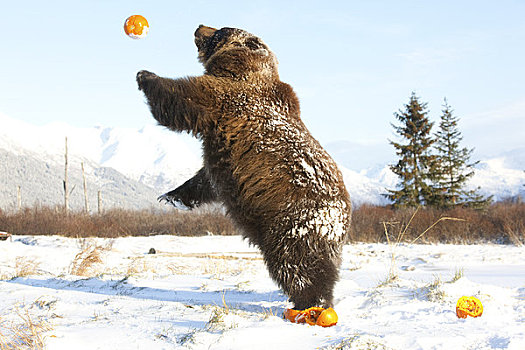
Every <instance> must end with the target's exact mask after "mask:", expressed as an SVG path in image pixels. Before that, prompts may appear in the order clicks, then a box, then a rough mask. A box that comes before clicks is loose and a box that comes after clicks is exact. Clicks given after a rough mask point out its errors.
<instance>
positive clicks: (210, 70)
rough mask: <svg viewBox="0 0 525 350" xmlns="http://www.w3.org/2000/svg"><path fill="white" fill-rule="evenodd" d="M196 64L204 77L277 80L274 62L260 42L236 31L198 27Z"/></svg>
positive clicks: (269, 52) (251, 36)
mask: <svg viewBox="0 0 525 350" xmlns="http://www.w3.org/2000/svg"><path fill="white" fill-rule="evenodd" d="M195 45H197V49H198V51H199V61H200V62H201V63H202V64H203V65H204V68H205V69H206V74H209V75H214V76H218V77H229V78H233V79H242V80H246V79H250V77H259V78H261V77H263V78H271V79H277V78H278V73H277V59H276V58H275V55H274V54H273V52H271V51H270V49H269V48H268V46H266V44H264V43H263V42H262V40H261V39H259V38H258V37H256V36H255V35H253V34H250V33H248V32H246V31H244V30H241V29H236V28H222V29H215V28H210V27H206V26H203V25H200V26H199V28H197V30H196V31H195Z"/></svg>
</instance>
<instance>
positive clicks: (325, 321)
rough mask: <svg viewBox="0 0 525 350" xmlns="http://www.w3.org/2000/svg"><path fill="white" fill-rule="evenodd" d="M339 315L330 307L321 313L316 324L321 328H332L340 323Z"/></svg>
mask: <svg viewBox="0 0 525 350" xmlns="http://www.w3.org/2000/svg"><path fill="white" fill-rule="evenodd" d="M338 319H339V318H338V317H337V313H336V312H335V310H334V309H332V308H331V307H329V308H328V309H326V310H324V311H323V312H321V314H320V315H319V317H318V318H317V322H316V324H317V325H318V326H321V327H332V326H335V325H336V324H337V321H338Z"/></svg>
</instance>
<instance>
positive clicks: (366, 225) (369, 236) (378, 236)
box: [351, 203, 525, 245]
mask: <svg viewBox="0 0 525 350" xmlns="http://www.w3.org/2000/svg"><path fill="white" fill-rule="evenodd" d="M415 210H416V209H411V208H407V209H393V208H391V207H388V206H387V207H379V206H367V205H365V206H361V207H359V208H357V209H356V210H355V211H354V214H353V219H352V220H353V222H352V231H351V241H353V242H385V243H386V242H388V238H387V236H385V226H384V225H385V224H384V223H386V224H387V225H388V227H387V228H388V230H389V232H390V230H391V231H393V232H398V231H403V230H404V228H406V231H403V232H404V233H403V236H402V240H401V242H403V243H411V242H415V241H416V240H417V242H419V243H438V242H439V243H453V244H460V243H461V244H473V243H483V242H492V243H503V244H517V245H519V244H524V243H525V204H523V203H496V204H493V205H491V206H490V207H489V208H487V209H486V210H476V209H471V208H461V207H458V208H454V209H449V210H439V209H435V208H421V209H419V210H418V212H417V215H415V216H414V217H412V216H413V214H414V212H415ZM408 223H410V225H408ZM423 232H424V235H421V234H422V233H423ZM419 236H420V237H419Z"/></svg>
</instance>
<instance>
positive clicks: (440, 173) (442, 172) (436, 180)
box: [429, 99, 492, 208]
mask: <svg viewBox="0 0 525 350" xmlns="http://www.w3.org/2000/svg"><path fill="white" fill-rule="evenodd" d="M442 113H443V114H442V115H441V120H440V123H439V129H438V131H437V132H436V134H435V140H436V142H435V143H434V145H433V147H434V149H435V151H436V164H435V166H434V167H433V171H434V173H433V176H432V179H433V186H432V187H433V188H432V192H433V196H432V198H431V199H430V201H429V204H432V205H434V206H437V207H440V208H450V207H454V206H456V205H463V206H469V207H475V208H482V207H486V206H487V205H488V204H489V203H490V202H491V199H492V197H489V198H485V197H484V196H482V195H480V194H478V193H477V191H476V190H471V191H466V190H465V189H464V188H465V185H466V183H467V181H468V180H469V179H470V178H471V177H472V176H473V175H474V166H475V165H476V164H477V163H478V162H473V163H470V157H471V155H472V152H473V151H474V149H468V148H466V147H461V145H460V143H461V141H462V140H463V137H462V136H461V133H460V131H459V129H458V120H459V118H458V117H456V116H454V115H453V110H452V109H451V108H450V106H449V105H448V103H447V100H446V99H445V103H444V105H443V110H442Z"/></svg>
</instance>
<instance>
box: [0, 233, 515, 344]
mask: <svg viewBox="0 0 525 350" xmlns="http://www.w3.org/2000/svg"><path fill="white" fill-rule="evenodd" d="M150 248H154V249H155V250H156V254H148V252H149V250H150ZM392 254H393V256H394V259H392ZM392 268H393V269H392ZM391 270H393V271H394V274H395V275H397V278H394V279H389V278H388V277H389V273H390V271H391ZM460 271H463V275H462V276H461V274H460V273H459V272H460ZM458 277H460V278H458ZM463 295H467V296H476V297H478V298H479V299H480V300H481V301H482V303H483V306H484V313H483V315H482V316H481V317H479V318H470V317H469V318H467V319H458V318H457V317H456V314H455V304H456V301H457V300H458V298H459V297H461V296H463ZM335 298H336V301H335V310H336V311H337V313H338V315H339V323H338V324H337V325H336V326H334V327H331V328H321V327H318V326H308V325H297V324H292V323H290V322H287V321H285V320H283V319H282V318H281V314H282V312H283V310H284V308H286V307H288V306H290V305H289V303H288V302H287V299H286V297H285V296H284V295H283V294H282V293H281V292H280V291H279V289H278V288H277V287H276V285H275V284H274V283H273V282H272V281H271V280H270V278H269V277H268V274H267V272H266V268H265V266H264V263H263V261H262V259H261V256H260V254H259V252H258V251H257V249H255V248H254V247H251V246H249V245H248V244H247V243H246V242H245V241H243V240H242V239H241V238H240V237H238V236H230V237H217V236H208V237H193V238H188V237H173V236H153V237H140V238H138V237H135V238H118V239H71V238H63V237H57V236H52V237H43V236H13V237H12V240H7V241H0V344H1V342H2V339H4V341H5V339H8V338H9V339H13V337H14V336H15V335H14V334H13V329H15V328H16V327H15V326H16V325H19V324H22V323H24V321H23V320H24V319H25V320H27V319H28V318H30V319H31V321H32V322H33V323H34V324H35V325H36V326H37V327H38V326H41V327H42V329H43V330H44V332H43V333H42V334H41V336H42V338H43V341H44V343H45V345H46V348H47V349H68V350H69V349H112V350H115V349H173V348H189V349H265V350H268V349H317V348H325V349H523V344H525V327H524V324H525V250H524V249H523V247H515V246H500V245H469V246H463V245H399V246H388V245H385V244H352V245H347V246H345V249H344V262H343V266H342V274H341V281H340V282H339V283H338V284H337V287H336V290H335ZM17 329H20V328H17ZM2 336H3V337H4V338H2Z"/></svg>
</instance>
